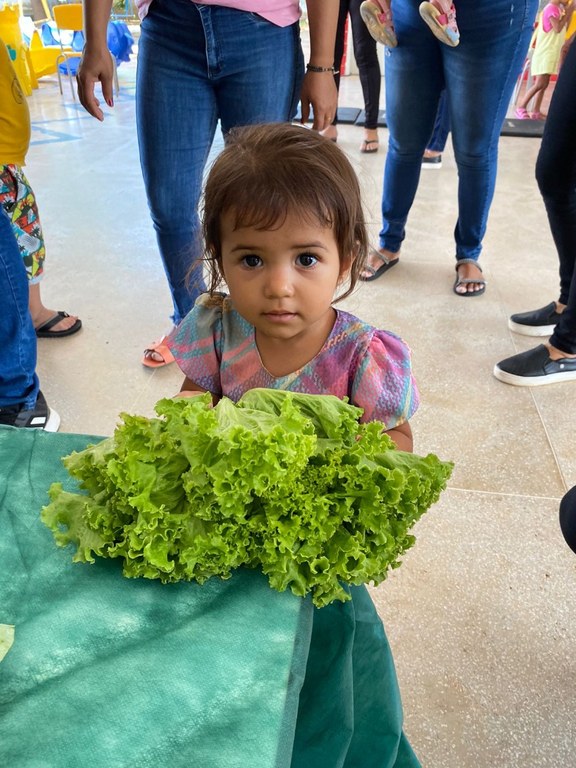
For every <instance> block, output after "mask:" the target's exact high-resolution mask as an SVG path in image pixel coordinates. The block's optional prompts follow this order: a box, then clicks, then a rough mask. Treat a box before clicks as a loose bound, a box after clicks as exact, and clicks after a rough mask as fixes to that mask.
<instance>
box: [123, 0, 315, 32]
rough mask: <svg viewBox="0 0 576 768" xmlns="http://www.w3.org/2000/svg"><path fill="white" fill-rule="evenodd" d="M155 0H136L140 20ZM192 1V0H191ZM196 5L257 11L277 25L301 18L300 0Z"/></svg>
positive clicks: (208, 0) (208, 1) (205, 0)
mask: <svg viewBox="0 0 576 768" xmlns="http://www.w3.org/2000/svg"><path fill="white" fill-rule="evenodd" d="M152 2H153V0H136V7H137V8H138V16H139V17H140V21H142V19H143V18H144V16H146V14H147V13H148V9H149V8H150V6H151V4H152ZM191 2H192V0H191ZM196 5H223V6H224V7H225V8H235V9H236V10H238V11H248V12H249V13H257V14H258V16H262V18H264V19H267V20H268V21H271V22H272V24H276V26H277V27H288V26H290V24H294V22H295V21H298V19H299V18H300V3H299V2H298V0H225V2H222V0H203V2H202V3H196Z"/></svg>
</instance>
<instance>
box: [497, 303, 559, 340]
mask: <svg viewBox="0 0 576 768" xmlns="http://www.w3.org/2000/svg"><path fill="white" fill-rule="evenodd" d="M561 317H562V315H561V314H560V313H559V312H556V303H555V302H554V301H552V302H551V303H550V304H547V305H546V306H545V307H542V309H534V310H532V312H519V313H518V314H517V315H511V317H510V319H509V320H508V328H510V330H511V331H514V333H521V334H522V335H523V336H550V335H551V334H553V333H554V328H555V327H556V325H557V324H558V322H559V321H560V318H561Z"/></svg>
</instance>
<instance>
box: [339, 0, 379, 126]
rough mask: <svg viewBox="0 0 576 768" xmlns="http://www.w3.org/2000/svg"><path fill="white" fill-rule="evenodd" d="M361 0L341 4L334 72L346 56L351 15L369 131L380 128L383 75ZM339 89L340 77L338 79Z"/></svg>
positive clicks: (366, 124) (341, 0)
mask: <svg viewBox="0 0 576 768" xmlns="http://www.w3.org/2000/svg"><path fill="white" fill-rule="evenodd" d="M361 4H362V0H340V12H339V16H338V26H337V28H336V44H335V47H334V68H335V69H336V70H337V71H338V70H339V69H340V64H341V61H342V56H343V54H344V32H345V29H346V18H347V17H348V14H350V27H351V28H352V44H353V46H354V58H355V59H356V64H357V65H358V79H359V80H360V86H361V88H362V97H363V99H364V114H365V116H364V127H365V128H368V129H376V128H378V111H379V107H380V86H381V80H382V73H381V71H380V60H379V58H378V49H377V44H376V40H374V38H373V37H372V35H371V34H370V32H368V27H367V26H366V24H365V23H364V21H363V19H362V16H361V15H360V6H361ZM334 80H335V81H336V88H339V87H340V75H339V74H338V75H335V76H334ZM337 124H338V118H337V117H336V118H334V120H333V121H332V125H337Z"/></svg>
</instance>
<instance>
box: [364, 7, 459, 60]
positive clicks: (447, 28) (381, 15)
mask: <svg viewBox="0 0 576 768" xmlns="http://www.w3.org/2000/svg"><path fill="white" fill-rule="evenodd" d="M390 6H391V0H365V2H363V3H362V5H361V6H360V12H361V14H362V18H363V19H364V21H365V23H366V26H367V27H368V30H369V32H370V34H371V35H372V37H373V38H374V40H376V41H377V42H379V43H382V45H386V46H388V47H389V48H395V47H396V46H397V45H398V40H397V38H396V32H395V30H394V20H393V17H392V10H391V7H390ZM418 10H419V13H420V16H421V17H422V18H423V19H424V21H425V22H426V24H428V26H429V27H430V29H431V30H432V32H433V34H434V35H435V36H436V37H437V38H438V40H440V42H442V43H445V44H446V45H449V46H450V47H455V46H456V45H458V43H459V42H460V32H459V30H458V24H457V23H456V9H455V8H454V4H453V3H452V0H431V1H430V2H424V3H420V6H419V9H418Z"/></svg>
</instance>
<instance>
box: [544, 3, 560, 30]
mask: <svg viewBox="0 0 576 768" xmlns="http://www.w3.org/2000/svg"><path fill="white" fill-rule="evenodd" d="M560 15H561V11H560V8H559V7H558V6H557V5H554V3H549V4H548V5H547V6H546V7H545V8H544V10H543V11H542V29H543V30H544V32H550V30H551V29H552V24H551V23H550V17H551V16H555V17H556V18H557V19H559V18H560Z"/></svg>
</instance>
